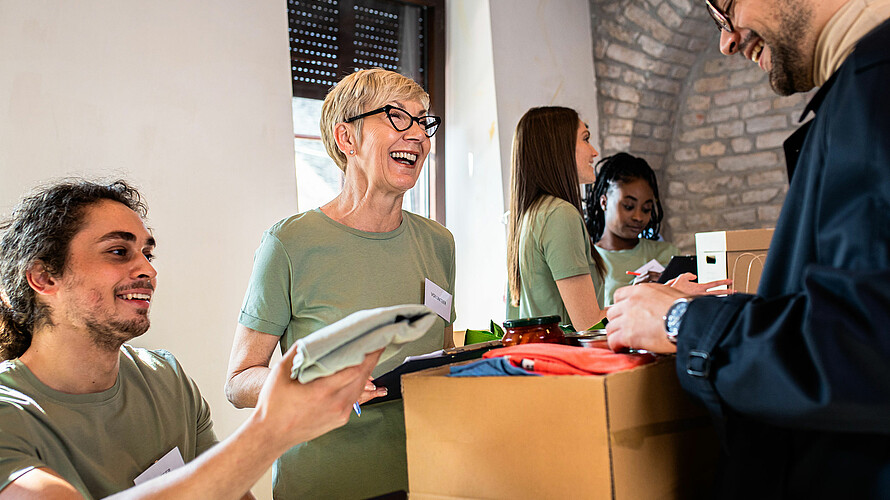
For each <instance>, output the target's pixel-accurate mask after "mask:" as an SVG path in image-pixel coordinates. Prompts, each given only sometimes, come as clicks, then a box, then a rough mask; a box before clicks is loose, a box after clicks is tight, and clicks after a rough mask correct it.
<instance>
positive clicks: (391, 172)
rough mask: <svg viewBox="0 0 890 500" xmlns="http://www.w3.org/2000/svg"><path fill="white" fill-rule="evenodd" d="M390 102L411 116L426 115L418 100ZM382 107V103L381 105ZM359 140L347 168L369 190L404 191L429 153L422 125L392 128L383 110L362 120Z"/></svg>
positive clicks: (414, 178) (398, 192)
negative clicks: (356, 175) (399, 129)
mask: <svg viewBox="0 0 890 500" xmlns="http://www.w3.org/2000/svg"><path fill="white" fill-rule="evenodd" d="M383 104H391V105H393V106H396V107H399V108H402V109H404V110H405V111H407V112H408V113H410V114H411V115H412V116H415V117H416V116H423V115H426V114H427V111H426V109H424V107H423V105H422V104H421V103H420V102H418V101H392V102H387V103H383ZM381 106H382V105H381ZM362 120H363V123H362V139H361V144H360V145H359V147H358V149H357V151H356V152H355V156H354V157H350V159H349V163H348V164H349V167H347V179H349V178H350V176H349V168H352V167H353V166H354V167H355V168H356V169H357V170H358V172H355V173H356V174H359V175H360V176H361V177H363V178H364V179H365V181H364V182H367V187H368V189H374V190H377V191H380V192H385V193H391V194H394V195H401V194H404V193H405V192H406V191H408V190H409V189H411V188H413V187H414V185H415V184H416V183H417V179H418V178H419V177H420V172H421V170H422V169H423V163H424V161H426V157H427V155H428V154H429V152H430V138H429V137H427V136H426V134H424V130H423V127H421V126H420V125H419V124H418V123H416V122H412V123H411V126H410V127H409V128H408V130H404V131H402V132H399V131H398V130H396V129H395V127H393V125H392V123H391V122H390V120H389V118H388V117H387V115H386V113H377V114H374V115H371V116H368V117H365V118H363V119H362Z"/></svg>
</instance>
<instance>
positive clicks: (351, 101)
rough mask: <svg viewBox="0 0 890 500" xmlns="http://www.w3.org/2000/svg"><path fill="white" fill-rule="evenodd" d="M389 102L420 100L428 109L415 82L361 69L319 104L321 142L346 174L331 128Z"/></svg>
mask: <svg viewBox="0 0 890 500" xmlns="http://www.w3.org/2000/svg"><path fill="white" fill-rule="evenodd" d="M392 101H419V102H420V103H421V104H422V105H423V108H424V109H426V110H429V107H430V96H429V94H427V93H426V91H424V90H423V87H421V86H420V85H418V84H417V82H415V81H414V80H412V79H410V78H408V77H406V76H403V75H400V74H398V73H394V72H392V71H388V70H385V69H383V68H372V69H363V70H360V71H356V72H355V73H352V74H351V75H347V76H345V77H343V79H342V80H340V81H339V82H338V83H337V85H335V86H334V88H332V89H331V91H330V92H328V95H327V97H325V98H324V104H322V105H321V121H320V122H319V125H320V127H321V140H322V142H324V147H325V149H326V150H327V151H328V156H330V157H331V158H333V159H334V162H335V163H336V164H337V166H338V167H340V170H342V171H344V172H345V171H346V155H345V154H343V152H342V151H340V149H339V148H338V147H337V141H335V140H334V126H336V125H337V124H338V123H341V122H344V121H346V120H347V119H349V118H352V117H353V116H356V115H360V114H362V113H364V112H366V111H371V110H373V109H375V108H379V107H381V106H383V105H384V104H386V103H388V102H392ZM362 121H363V119H359V120H357V121H355V122H352V123H354V124H355V139H356V142H357V143H358V144H361V141H362Z"/></svg>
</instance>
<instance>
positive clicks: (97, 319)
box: [50, 200, 157, 350]
mask: <svg viewBox="0 0 890 500" xmlns="http://www.w3.org/2000/svg"><path fill="white" fill-rule="evenodd" d="M84 210H85V214H84V218H83V225H82V227H81V229H80V231H79V232H78V233H77V234H76V235H75V236H74V238H72V240H71V244H70V246H69V250H68V263H67V265H66V266H65V270H64V271H63V272H62V275H61V276H60V277H58V278H56V279H58V281H59V288H58V291H57V293H56V294H55V295H54V297H53V298H52V299H51V300H52V302H51V304H50V305H51V307H52V311H53V313H52V319H53V323H54V324H55V325H56V326H57V327H62V326H65V327H68V328H73V329H78V330H81V331H85V332H87V334H88V335H89V336H90V338H91V339H92V341H93V343H94V344H96V345H97V346H100V347H103V348H107V349H114V350H116V349H118V348H119V347H120V345H121V344H122V343H124V342H126V341H128V340H130V339H132V338H134V337H138V336H139V335H142V334H143V333H145V331H146V330H148V327H149V324H150V322H149V319H148V311H149V307H150V305H151V299H152V294H153V293H154V289H155V286H156V284H157V281H156V278H157V272H156V271H155V269H154V267H153V266H152V265H151V263H150V261H151V259H152V253H151V252H152V250H153V249H154V246H155V242H154V238H153V237H152V236H151V233H149V231H148V229H146V227H145V224H144V223H143V222H142V219H141V218H140V217H139V215H137V214H136V213H135V212H133V211H132V210H130V209H129V208H127V207H126V206H125V205H123V204H121V203H118V202H115V201H110V200H103V201H100V202H97V203H95V204H93V205H91V206H89V207H87V208H85V209H84Z"/></svg>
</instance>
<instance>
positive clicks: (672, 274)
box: [658, 255, 698, 283]
mask: <svg viewBox="0 0 890 500" xmlns="http://www.w3.org/2000/svg"><path fill="white" fill-rule="evenodd" d="M683 273H692V274H698V266H697V265H696V263H695V255H674V256H673V257H671V261H670V262H668V265H667V267H665V268H664V271H662V272H661V277H660V278H658V282H659V283H667V282H668V280H672V279H674V278H676V277H677V276H680V275H681V274H683ZM692 281H694V282H695V281H698V280H697V279H695V280H692Z"/></svg>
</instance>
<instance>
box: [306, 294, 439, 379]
mask: <svg viewBox="0 0 890 500" xmlns="http://www.w3.org/2000/svg"><path fill="white" fill-rule="evenodd" d="M435 321H436V313H434V312H433V311H432V310H431V309H430V308H428V307H426V306H422V305H419V304H406V305H401V306H391V307H379V308H377V309H365V310H363V311H357V312H354V313H352V314H350V315H349V316H346V317H345V318H343V319H341V320H340V321H337V322H336V323H332V324H330V325H328V326H326V327H324V328H322V329H320V330H317V331H315V332H313V333H310V334H309V335H307V336H305V337H303V338H301V339H300V340H297V353H296V355H295V356H294V366H293V368H292V369H291V378H293V379H298V380H299V381H300V382H302V383H304V384H305V383H308V382H311V381H313V380H315V379H317V378H319V377H326V376H328V375H331V374H333V373H336V372H338V371H340V370H342V369H343V368H347V367H349V366H355V365H358V364H361V362H362V361H364V359H365V355H366V354H368V353H370V352H374V351H376V350H378V349H382V348H384V347H389V346H391V345H393V346H399V345H401V344H405V343H407V342H412V341H414V340H417V339H419V338H420V337H422V336H423V334H425V333H426V332H427V331H428V330H429V329H430V327H431V326H433V323H434V322H435Z"/></svg>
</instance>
